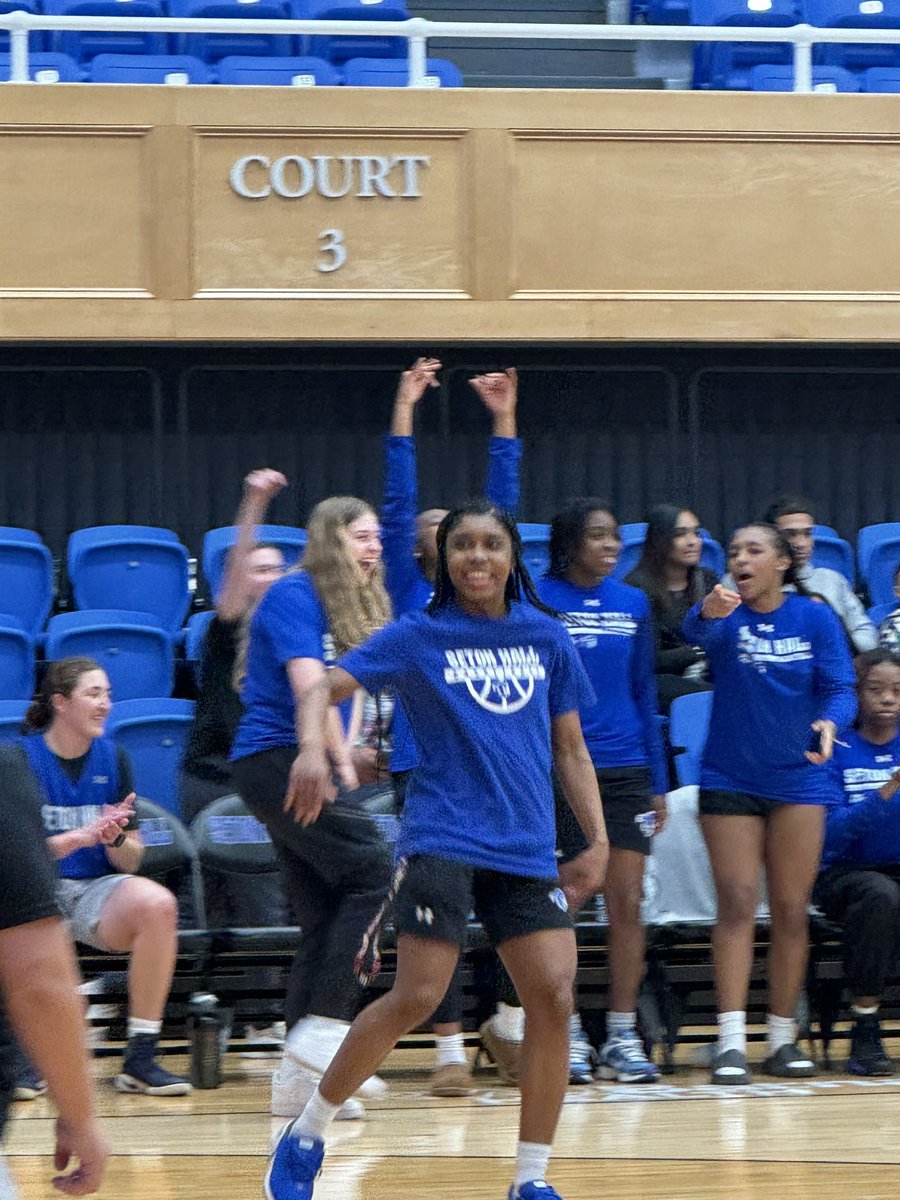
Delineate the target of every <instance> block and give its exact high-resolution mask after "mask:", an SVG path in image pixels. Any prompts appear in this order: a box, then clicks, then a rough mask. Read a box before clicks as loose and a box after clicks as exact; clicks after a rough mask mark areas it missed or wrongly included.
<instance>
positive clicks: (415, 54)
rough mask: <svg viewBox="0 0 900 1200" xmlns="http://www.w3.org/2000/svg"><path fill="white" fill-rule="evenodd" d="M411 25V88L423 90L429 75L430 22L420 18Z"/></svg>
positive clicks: (410, 23) (411, 22)
mask: <svg viewBox="0 0 900 1200" xmlns="http://www.w3.org/2000/svg"><path fill="white" fill-rule="evenodd" d="M409 25H410V32H409V38H408V40H409V86H410V87H411V88H422V87H425V76H426V75H427V74H428V39H427V37H426V33H427V30H428V22H427V21H425V20H423V19H422V18H421V17H420V18H415V19H413V20H411V21H410V22H409Z"/></svg>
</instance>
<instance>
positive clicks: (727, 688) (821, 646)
mask: <svg viewBox="0 0 900 1200" xmlns="http://www.w3.org/2000/svg"><path fill="white" fill-rule="evenodd" d="M700 607H701V606H700V605H699V604H698V605H696V606H695V607H694V608H692V609H691V611H690V612H689V613H688V615H687V617H686V618H685V622H684V626H683V629H684V635H685V637H686V638H687V640H688V641H689V642H691V643H692V644H693V645H695V646H702V647H703V649H704V651H705V652H706V655H707V658H708V659H709V663H710V667H711V670H712V675H713V679H714V680H715V689H714V691H713V703H712V714H711V717H710V727H709V737H708V738H707V742H706V749H705V750H704V753H703V763H702V767H701V771H700V787H701V788H704V789H709V790H715V791H726V792H746V793H748V794H749V795H753V796H762V797H765V798H767V799H770V800H780V801H783V802H785V803H788V804H833V803H836V802H837V801H838V799H839V796H838V793H837V788H836V785H835V781H834V777H833V775H832V774H831V772H830V771H829V770H828V768H827V766H814V765H813V764H812V763H810V762H809V761H808V760H807V759H806V757H805V752H806V751H807V750H809V749H810V744H811V739H812V737H813V734H812V731H811V729H810V726H811V725H812V723H813V722H814V721H817V720H819V719H823V720H828V721H833V722H834V723H835V725H836V726H837V728H838V730H839V733H838V736H839V737H840V736H841V732H842V731H844V730H846V729H847V728H848V727H849V725H850V723H851V722H852V720H853V718H854V716H855V715H856V691H855V682H856V679H855V675H854V671H853V663H852V661H851V659H850V652H849V650H848V648H847V639H846V637H845V635H844V631H843V629H842V628H841V626H840V623H839V621H838V619H837V617H836V616H835V615H834V613H833V612H832V611H831V609H830V608H828V607H827V605H824V604H819V603H817V602H816V601H814V600H810V599H808V598H806V597H805V596H797V595H786V596H785V599H784V603H783V604H782V605H781V606H780V607H779V608H777V609H776V610H775V611H774V612H770V613H758V612H754V610H753V609H752V608H748V607H747V606H746V605H745V604H742V605H740V607H739V608H737V609H736V610H735V611H734V612H733V613H732V614H731V616H730V617H725V618H723V619H721V620H709V621H708V620H704V619H703V618H702V617H701V616H700Z"/></svg>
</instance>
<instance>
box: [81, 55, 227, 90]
mask: <svg viewBox="0 0 900 1200" xmlns="http://www.w3.org/2000/svg"><path fill="white" fill-rule="evenodd" d="M90 80H91V83H170V84H184V83H213V82H215V76H214V74H213V72H212V69H211V68H210V67H209V65H208V64H207V63H205V62H202V61H201V60H200V59H199V58H194V57H193V56H192V55H190V54H98V55H97V57H96V58H94V59H92V60H91V64H90Z"/></svg>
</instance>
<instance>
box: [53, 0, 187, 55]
mask: <svg viewBox="0 0 900 1200" xmlns="http://www.w3.org/2000/svg"><path fill="white" fill-rule="evenodd" d="M43 3H44V12H45V13H47V15H48V16H64V17H127V16H130V17H161V16H163V6H162V3H161V0H43ZM168 48H169V47H168V38H167V35H166V34H164V33H147V32H143V31H141V30H138V29H136V30H135V31H134V33H131V32H121V33H113V32H110V33H98V32H96V31H94V30H90V31H87V30H78V31H74V32H69V31H68V30H65V31H63V30H59V31H56V32H52V33H51V34H50V35H49V49H51V50H57V51H59V52H60V53H62V54H70V55H71V56H72V58H74V59H79V60H81V61H82V62H86V61H87V60H89V59H91V58H93V57H94V55H95V54H165V53H166V51H167V50H168Z"/></svg>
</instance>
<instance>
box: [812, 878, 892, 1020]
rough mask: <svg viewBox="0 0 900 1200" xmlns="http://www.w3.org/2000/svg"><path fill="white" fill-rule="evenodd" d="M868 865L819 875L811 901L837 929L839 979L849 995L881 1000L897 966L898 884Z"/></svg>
mask: <svg viewBox="0 0 900 1200" xmlns="http://www.w3.org/2000/svg"><path fill="white" fill-rule="evenodd" d="M892 874H893V876H894V877H892V876H891V875H888V874H885V873H884V872H883V871H879V870H877V869H876V868H874V867H872V868H870V869H868V870H866V869H865V868H862V869H858V868H854V867H842V866H836V867H832V868H831V869H830V870H827V871H823V872H822V874H821V875H820V876H819V879H818V881H817V882H816V886H815V889H814V890H813V901H814V902H815V903H816V904H817V905H818V906H819V908H821V910H822V912H823V913H824V914H825V916H826V917H828V919H829V920H830V921H836V922H837V923H838V924H839V925H841V926H842V927H843V933H844V980H845V982H846V984H847V988H848V990H849V992H850V995H851V996H883V995H884V990H885V988H886V987H887V985H888V983H889V982H890V980H891V977H892V975H893V974H894V970H895V968H896V966H897V955H898V946H900V885H898V883H897V880H896V874H897V870H896V869H894V870H893V873H892Z"/></svg>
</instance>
